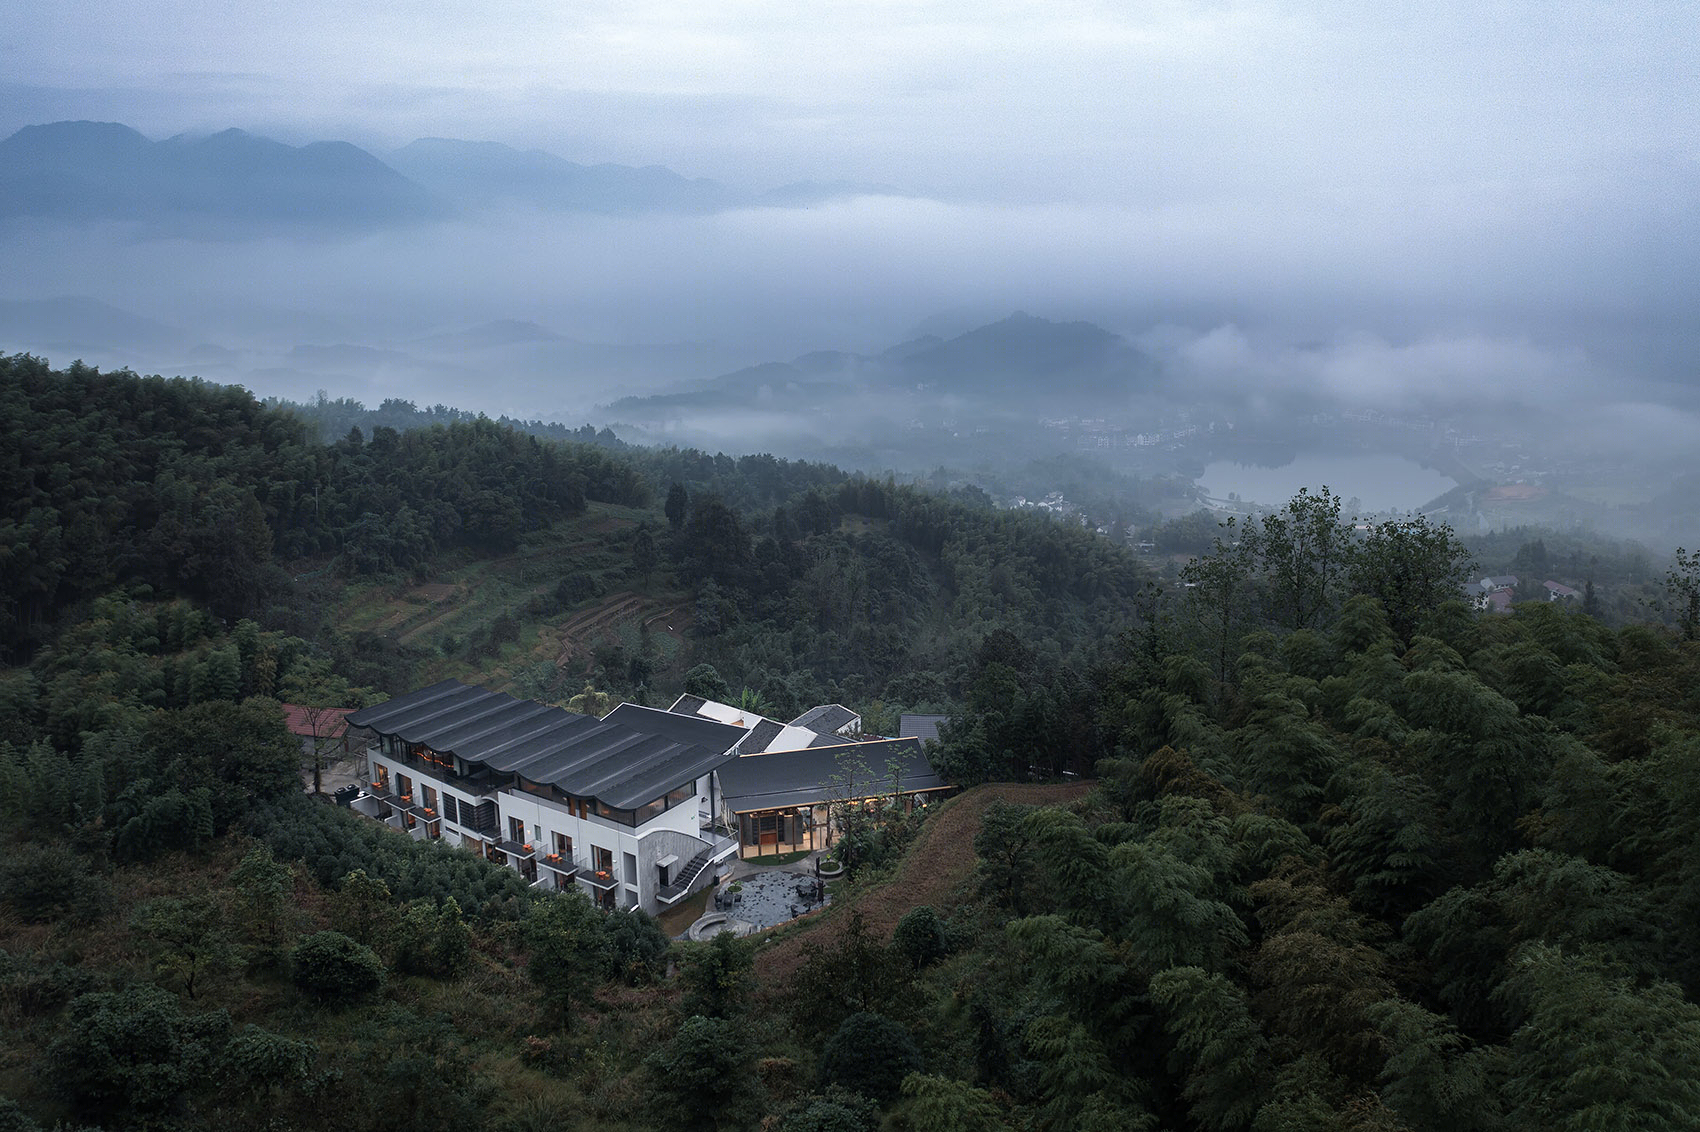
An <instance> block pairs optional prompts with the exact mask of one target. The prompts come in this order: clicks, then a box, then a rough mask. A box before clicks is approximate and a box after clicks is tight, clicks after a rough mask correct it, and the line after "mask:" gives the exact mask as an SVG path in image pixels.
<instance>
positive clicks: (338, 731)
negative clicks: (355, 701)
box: [283, 704, 357, 739]
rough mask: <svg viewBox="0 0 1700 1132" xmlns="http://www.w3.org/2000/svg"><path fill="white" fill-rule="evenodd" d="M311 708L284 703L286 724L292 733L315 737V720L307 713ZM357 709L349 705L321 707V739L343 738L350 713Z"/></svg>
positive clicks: (319, 735)
mask: <svg viewBox="0 0 1700 1132" xmlns="http://www.w3.org/2000/svg"><path fill="white" fill-rule="evenodd" d="M311 710H312V709H311V708H306V707H302V706H301V705H300V704H284V705H283V722H284V726H286V727H288V728H289V733H290V734H291V735H301V736H304V737H306V738H308V739H311V738H313V734H314V732H313V721H312V720H311V719H310V718H308V714H307V713H308V712H310V711H311ZM355 710H357V709H355V708H348V707H331V708H320V709H319V730H318V737H319V738H320V739H340V738H342V736H343V734H344V733H345V732H346V731H347V730H348V713H349V712H351V711H355Z"/></svg>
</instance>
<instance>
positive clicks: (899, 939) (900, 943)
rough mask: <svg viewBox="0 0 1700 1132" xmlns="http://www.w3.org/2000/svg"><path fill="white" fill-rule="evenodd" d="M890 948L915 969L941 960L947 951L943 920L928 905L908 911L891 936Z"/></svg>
mask: <svg viewBox="0 0 1700 1132" xmlns="http://www.w3.org/2000/svg"><path fill="white" fill-rule="evenodd" d="M891 946H892V948H893V949H894V950H895V951H896V952H897V953H898V954H899V955H901V956H903V957H904V958H905V959H907V960H909V962H910V963H912V964H913V965H914V966H915V968H916V969H917V970H919V969H920V968H922V967H925V966H927V965H928V964H930V963H935V962H937V961H938V960H940V959H943V958H944V956H945V954H946V952H948V951H949V945H948V943H947V942H946V940H945V930H944V921H943V920H942V919H940V918H939V914H938V912H937V911H935V910H934V909H933V906H932V905H930V904H921V905H918V906H917V907H914V908H911V909H909V911H907V912H905V913H904V914H903V918H902V919H900V920H898V921H897V928H896V930H895V931H893V932H892V934H891Z"/></svg>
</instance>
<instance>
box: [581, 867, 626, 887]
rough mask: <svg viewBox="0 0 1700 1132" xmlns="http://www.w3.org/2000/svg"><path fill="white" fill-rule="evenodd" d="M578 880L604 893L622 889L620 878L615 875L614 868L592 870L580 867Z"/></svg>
mask: <svg viewBox="0 0 1700 1132" xmlns="http://www.w3.org/2000/svg"><path fill="white" fill-rule="evenodd" d="M577 879H579V880H582V881H584V883H586V884H588V885H589V886H590V887H592V888H594V889H598V890H600V891H602V892H607V891H608V890H609V889H612V888H618V887H620V878H618V877H616V876H615V875H614V870H613V869H612V868H607V869H591V868H585V867H583V866H580V868H579V873H578V878H577Z"/></svg>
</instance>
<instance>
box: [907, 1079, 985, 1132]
mask: <svg viewBox="0 0 1700 1132" xmlns="http://www.w3.org/2000/svg"><path fill="white" fill-rule="evenodd" d="M903 1096H904V1097H905V1098H907V1100H908V1104H907V1105H906V1106H905V1114H906V1115H907V1116H908V1118H909V1127H911V1128H913V1129H914V1130H915V1132H999V1130H1000V1129H1003V1128H1007V1127H1008V1125H1006V1124H1005V1123H1004V1122H1003V1116H1002V1113H1001V1112H1000V1111H999V1109H998V1105H997V1102H996V1101H994V1100H993V1099H992V1095H991V1094H990V1093H988V1092H986V1090H984V1089H976V1088H975V1087H974V1086H972V1085H970V1084H968V1082H966V1081H956V1080H952V1079H951V1078H949V1077H931V1076H928V1075H927V1074H924V1073H911V1074H909V1076H907V1077H905V1078H904V1079H903Z"/></svg>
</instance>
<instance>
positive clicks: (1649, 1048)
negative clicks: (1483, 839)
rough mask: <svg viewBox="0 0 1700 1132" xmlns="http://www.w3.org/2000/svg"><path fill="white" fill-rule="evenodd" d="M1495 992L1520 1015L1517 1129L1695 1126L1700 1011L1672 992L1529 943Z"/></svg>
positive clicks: (1631, 1131)
mask: <svg viewBox="0 0 1700 1132" xmlns="http://www.w3.org/2000/svg"><path fill="white" fill-rule="evenodd" d="M1502 994H1503V995H1504V997H1505V998H1506V999H1508V1000H1509V1001H1510V1002H1512V1003H1514V1004H1515V1006H1516V1007H1517V1008H1518V1012H1519V1013H1521V1014H1522V1015H1523V1017H1524V1019H1525V1020H1524V1022H1523V1024H1522V1025H1520V1026H1519V1027H1518V1028H1517V1030H1516V1032H1515V1033H1513V1034H1512V1035H1511V1038H1510V1040H1509V1042H1508V1043H1507V1045H1508V1047H1509V1052H1510V1066H1509V1069H1510V1072H1509V1077H1508V1079H1507V1081H1506V1084H1505V1092H1506V1096H1507V1099H1508V1101H1509V1105H1510V1109H1511V1117H1512V1121H1513V1124H1514V1126H1515V1127H1519V1128H1553V1129H1561V1130H1564V1132H1583V1130H1584V1129H1587V1130H1593V1129H1606V1130H1611V1132H1617V1130H1622V1132H1678V1130H1679V1129H1690V1128H1695V1127H1700V1006H1696V1005H1695V1004H1694V1003H1692V1002H1688V1001H1686V1000H1685V999H1684V998H1683V995H1682V992H1681V990H1680V989H1678V988H1677V987H1676V986H1674V985H1672V984H1670V983H1664V982H1655V983H1653V984H1651V985H1648V986H1638V985H1636V984H1635V983H1634V982H1633V981H1631V980H1629V979H1626V978H1622V977H1619V976H1616V975H1613V974H1611V973H1609V972H1607V971H1605V970H1602V969H1601V968H1600V967H1599V966H1598V965H1596V964H1593V963H1590V962H1588V961H1586V960H1584V959H1581V958H1577V957H1573V956H1569V955H1566V954H1565V953H1564V952H1563V951H1561V950H1560V949H1558V948H1554V947H1549V946H1546V945H1541V944H1536V945H1531V946H1530V947H1528V948H1526V949H1524V950H1523V951H1522V952H1521V953H1519V955H1518V956H1517V957H1516V960H1515V962H1514V964H1513V969H1512V974H1511V977H1510V979H1509V980H1508V981H1507V983H1506V985H1505V987H1504V989H1503V991H1502Z"/></svg>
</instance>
